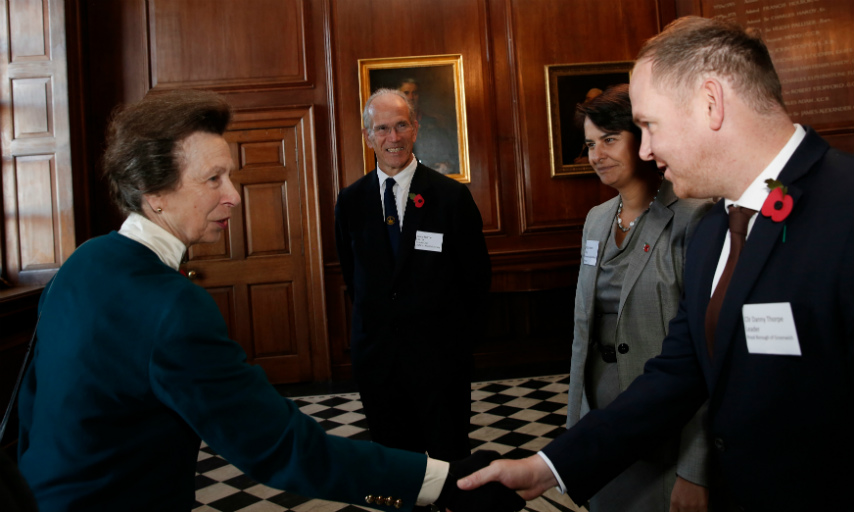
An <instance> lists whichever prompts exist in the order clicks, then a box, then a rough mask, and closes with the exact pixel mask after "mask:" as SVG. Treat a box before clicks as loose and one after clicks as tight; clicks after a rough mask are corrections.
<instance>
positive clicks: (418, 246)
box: [415, 231, 445, 252]
mask: <svg viewBox="0 0 854 512" xmlns="http://www.w3.org/2000/svg"><path fill="white" fill-rule="evenodd" d="M444 236H445V235H444V234H442V233H431V232H430V231H416V232H415V250H417V251H433V252H442V239H443V238H444Z"/></svg>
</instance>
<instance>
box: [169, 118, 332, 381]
mask: <svg viewBox="0 0 854 512" xmlns="http://www.w3.org/2000/svg"><path fill="white" fill-rule="evenodd" d="M306 121H310V110H308V109H294V110H288V111H280V112H272V113H271V112H269V111H267V112H264V113H238V114H236V115H235V119H234V122H233V123H232V125H231V126H230V127H229V130H228V131H227V132H226V134H225V138H226V140H227V141H228V143H229V145H230V147H231V152H232V156H233V158H234V161H235V164H236V170H235V172H234V174H233V175H232V181H233V182H234V185H235V187H236V188H237V190H238V191H239V192H240V195H241V198H242V203H241V205H240V206H239V207H237V208H235V209H233V210H232V217H231V221H230V222H229V228H228V230H227V232H226V233H225V236H223V237H222V239H221V240H220V241H219V242H218V243H216V244H200V245H195V246H192V247H191V248H190V251H189V261H188V263H187V264H185V266H184V268H185V271H186V272H187V273H188V274H189V275H190V276H192V278H193V279H194V280H195V282H196V283H197V284H199V285H200V286H203V287H204V288H205V289H207V290H208V291H209V292H210V294H211V295H212V296H213V298H214V300H215V301H216V303H217V305H218V306H219V308H220V311H222V314H223V317H224V318H225V320H226V323H227V324H228V329H229V334H230V336H231V337H232V339H234V340H236V341H238V342H239V343H240V344H241V345H242V346H243V349H244V350H245V351H246V354H247V357H248V360H249V361H250V362H251V363H254V364H258V365H260V366H261V367H262V368H263V369H264V370H265V372H266V373H267V376H268V378H269V379H270V381H271V382H273V383H285V382H301V381H310V380H319V379H322V378H324V377H327V376H328V371H327V372H326V375H324V371H323V368H324V367H328V361H324V357H326V358H327V359H328V357H327V356H326V351H321V353H319V354H313V350H312V348H313V346H316V345H318V344H319V343H322V344H325V336H320V339H319V340H318V339H317V338H318V336H316V334H317V333H315V332H313V331H314V329H313V324H314V323H315V322H313V319H314V317H316V316H317V312H316V311H315V310H314V309H313V308H312V307H310V304H312V302H313V301H312V297H311V295H312V293H311V291H310V290H309V286H308V285H309V275H310V270H311V267H312V264H319V262H311V261H309V259H310V256H307V255H311V254H317V255H319V254H320V252H319V251H308V250H307V248H306V245H307V244H310V243H311V240H310V239H309V238H310V237H309V236H308V235H309V233H307V228H308V227H309V226H311V225H312V224H313V222H311V220H312V219H310V217H314V216H315V215H314V214H313V213H312V212H314V211H315V210H316V208H311V206H312V201H313V199H314V198H315V197H316V194H314V193H313V192H314V190H313V189H314V187H313V183H314V179H313V178H314V175H313V174H314V169H313V166H312V165H308V164H309V162H311V161H312V159H311V158H310V155H306V154H305V153H306V148H310V147H311V146H310V145H309V144H306V143H305V142H306V141H305V140H304V139H305V137H304V135H305V130H304V128H305V127H306ZM309 152H310V151H309ZM315 206H316V205H315ZM320 289H322V287H321V288H320ZM321 319H322V314H321ZM321 321H322V320H321ZM313 341H315V343H313ZM313 358H318V359H319V361H316V363H317V364H313ZM315 368H319V372H315V371H314V369H315ZM316 373H320V375H317V374H316Z"/></svg>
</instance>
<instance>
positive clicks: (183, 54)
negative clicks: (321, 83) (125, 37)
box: [148, 0, 309, 89]
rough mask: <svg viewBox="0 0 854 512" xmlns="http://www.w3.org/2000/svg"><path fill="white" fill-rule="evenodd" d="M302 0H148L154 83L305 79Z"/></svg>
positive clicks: (215, 85)
mask: <svg viewBox="0 0 854 512" xmlns="http://www.w3.org/2000/svg"><path fill="white" fill-rule="evenodd" d="M303 2H304V0H240V1H239V2H223V1H222V0H148V15H149V38H150V40H149V42H150V48H151V49H150V52H151V53H150V55H151V87H152V89H169V88H177V87H204V88H212V89H235V88H263V87H282V86H301V85H308V84H309V77H308V67H307V65H306V59H307V54H306V41H305V36H306V32H305V24H306V19H305V10H304V5H303Z"/></svg>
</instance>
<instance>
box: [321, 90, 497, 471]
mask: <svg viewBox="0 0 854 512" xmlns="http://www.w3.org/2000/svg"><path fill="white" fill-rule="evenodd" d="M363 122H364V129H363V130H362V133H363V135H364V138H365V142H366V143H367V144H368V146H370V147H371V148H372V149H373V150H374V152H375V154H376V157H377V169H375V170H373V171H372V172H370V173H368V174H367V175H365V176H364V177H363V178H361V179H359V180H358V181H356V182H355V183H353V184H352V185H351V186H349V187H347V188H346V189H344V190H342V191H341V193H340V195H339V197H338V203H337V205H336V207H335V232H336V242H337V247H338V255H339V259H340V261H341V270H342V273H343V275H344V281H345V283H346V285H347V291H348V293H349V295H350V298H351V299H352V301H353V328H352V337H351V347H352V353H351V355H352V359H353V371H354V374H355V378H356V382H357V384H358V386H359V392H360V394H361V398H362V403H363V404H364V407H365V414H366V416H367V421H368V427H369V429H370V432H371V437H372V438H373V440H374V441H376V442H379V443H381V444H384V445H386V446H391V447H395V448H402V449H406V450H411V451H416V452H420V453H423V452H425V451H426V452H428V453H429V454H430V455H431V456H432V457H435V458H438V459H444V460H456V459H460V458H463V457H466V456H468V454H469V453H470V447H469V442H468V429H469V416H470V411H471V387H470V386H471V365H472V343H473V342H474V341H475V340H476V339H477V336H478V334H479V333H478V331H479V329H478V327H479V323H480V322H479V321H480V319H481V316H482V309H483V306H484V304H485V299H486V293H487V291H488V289H489V284H490V277H491V270H490V263H489V254H488V253H487V249H486V243H485V241H484V238H483V223H482V221H481V217H480V212H479V211H478V209H477V205H475V202H474V200H473V199H472V196H471V194H470V193H469V191H468V189H467V188H466V187H465V186H464V185H462V184H460V183H458V182H456V181H454V180H452V179H450V178H447V177H445V176H442V175H441V174H439V173H437V172H436V171H434V170H432V169H430V168H428V167H426V166H424V165H422V164H420V163H419V162H418V161H417V159H416V158H415V156H413V153H412V147H413V144H414V143H415V139H416V137H417V135H418V122H417V120H416V118H415V112H414V111H413V107H412V105H411V104H410V103H408V102H407V101H406V97H405V96H404V95H403V94H402V93H400V92H399V91H395V90H391V89H381V90H379V91H377V92H376V93H374V94H373V95H372V96H371V97H370V98H369V99H368V101H367V102H366V105H365V110H364V114H363ZM416 156H417V155H416Z"/></svg>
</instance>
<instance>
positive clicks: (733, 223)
mask: <svg viewBox="0 0 854 512" xmlns="http://www.w3.org/2000/svg"><path fill="white" fill-rule="evenodd" d="M754 213H756V210H751V209H750V208H742V207H740V206H734V205H733V206H730V207H729V236H730V246H729V257H728V258H727V260H726V266H724V271H723V273H722V274H721V279H720V281H718V286H717V287H716V288H715V291H714V293H712V298H711V299H710V300H709V307H708V308H707V309H706V346H707V347H708V349H709V357H712V355H713V353H714V348H715V329H717V326H718V317H719V316H720V313H721V306H722V305H723V303H724V296H725V295H726V290H727V288H728V287H729V282H730V280H731V279H732V272H733V270H735V264H736V263H737V262H738V257H739V256H740V255H741V249H742V247H744V240H745V239H746V238H747V223H748V222H750V217H752V216H753V214H754Z"/></svg>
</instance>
